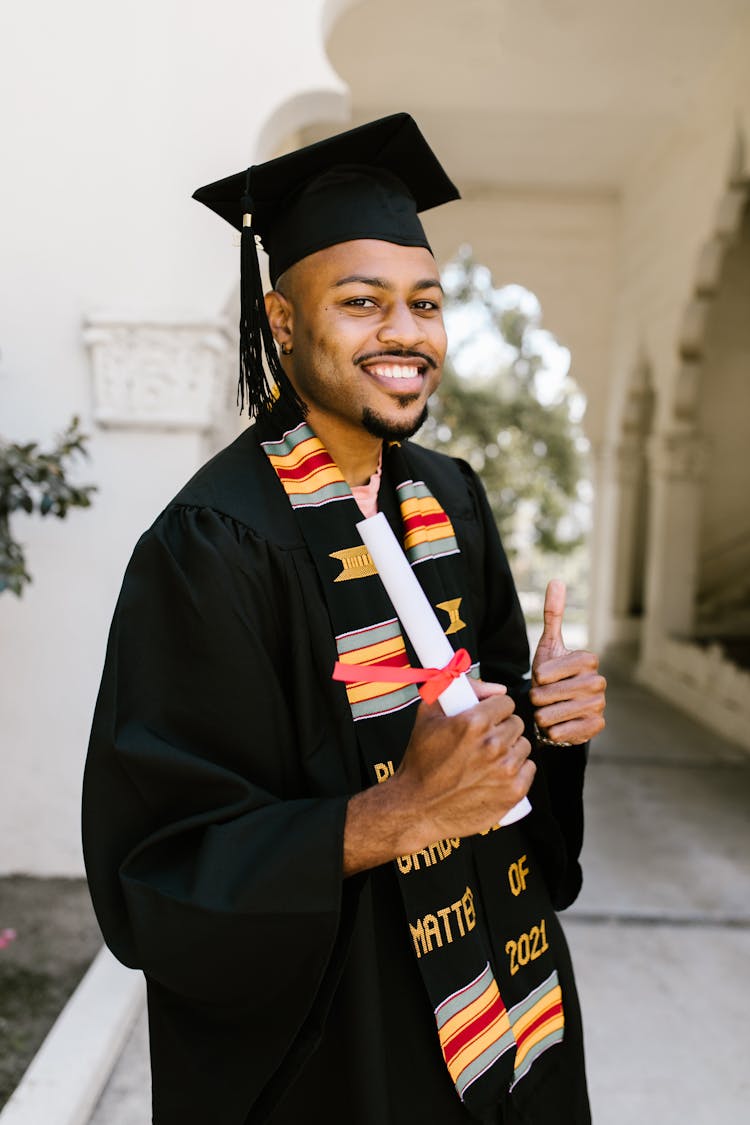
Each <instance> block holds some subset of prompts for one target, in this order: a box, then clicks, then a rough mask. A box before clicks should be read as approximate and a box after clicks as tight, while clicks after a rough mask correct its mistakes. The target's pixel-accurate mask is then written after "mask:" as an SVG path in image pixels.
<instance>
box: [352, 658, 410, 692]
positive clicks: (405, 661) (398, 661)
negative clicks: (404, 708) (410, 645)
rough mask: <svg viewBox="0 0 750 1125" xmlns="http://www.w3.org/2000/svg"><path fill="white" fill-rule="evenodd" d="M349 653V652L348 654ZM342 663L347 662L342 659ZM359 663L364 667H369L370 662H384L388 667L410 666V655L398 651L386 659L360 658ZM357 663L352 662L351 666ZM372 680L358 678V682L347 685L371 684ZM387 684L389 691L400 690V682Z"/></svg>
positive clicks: (355, 665)
mask: <svg viewBox="0 0 750 1125" xmlns="http://www.w3.org/2000/svg"><path fill="white" fill-rule="evenodd" d="M348 655H349V654H348V653H347V656H348ZM342 663H345V661H342ZM357 664H361V665H362V667H367V666H368V664H383V665H385V666H386V667H388V668H408V667H409V657H408V656H407V655H406V653H405V652H397V653H396V655H395V656H388V657H386V659H385V660H378V659H377V658H376V659H373V660H370V661H367V660H358V661H357ZM357 664H352V665H351V667H352V668H356V667H357ZM371 682H372V681H370V680H357V682H356V683H351V684H347V687H350V688H356V687H361V685H362V684H364V683H368V684H369V683H371ZM375 682H376V683H377V682H378V681H375ZM381 682H382V683H385V682H386V681H385V680H383V681H381ZM387 686H388V690H389V691H397V690H398V684H391V683H389V684H388V685H387Z"/></svg>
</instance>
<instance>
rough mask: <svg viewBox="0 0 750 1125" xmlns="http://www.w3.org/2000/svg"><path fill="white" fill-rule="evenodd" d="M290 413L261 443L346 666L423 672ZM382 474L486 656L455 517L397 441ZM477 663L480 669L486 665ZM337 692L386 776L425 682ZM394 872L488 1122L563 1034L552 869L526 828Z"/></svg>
mask: <svg viewBox="0 0 750 1125" xmlns="http://www.w3.org/2000/svg"><path fill="white" fill-rule="evenodd" d="M279 417H280V412H279V411H278V410H276V411H274V412H273V413H272V414H271V415H269V416H266V417H264V418H263V419H261V420H260V421H259V422H258V423H257V424H256V425H257V429H258V433H259V438H260V441H261V444H262V447H263V449H264V450H265V452H266V454H267V456H268V458H269V460H270V462H271V465H272V466H273V468H274V469H275V471H276V474H277V476H278V479H279V481H280V483H281V485H282V487H283V489H284V492H285V493H286V496H287V499H288V501H289V503H290V504H291V506H292V508H293V510H294V513H295V516H296V518H297V520H298V522H299V527H300V529H301V531H302V534H303V536H304V539H305V541H306V544H307V546H308V548H309V550H310V553H311V555H312V557H313V560H314V562H315V565H316V567H317V570H318V574H319V577H320V582H321V586H322V589H323V592H324V595H325V598H326V602H327V606H328V611H329V616H330V620H331V624H332V629H333V632H334V637H335V642H336V648H337V650H338V659H339V661H341V662H342V663H346V664H386V665H390V666H392V667H406V666H407V665H412V666H417V661H416V658H415V656H414V653H413V651H412V650H411V648H410V646H409V643H408V640H405V638H404V636H403V635H402V632H401V628H400V625H399V621H398V619H397V617H396V614H395V611H394V609H393V605H392V604H391V602H390V599H389V598H388V596H387V594H386V592H385V588H384V586H383V584H382V582H381V581H380V579H379V577H378V574H377V571H376V570H375V567H374V565H373V563H372V561H371V559H370V558H369V555H368V553H367V551H366V549H365V547H364V545H363V543H362V541H361V539H360V537H359V534H358V532H357V529H356V526H355V525H356V524H357V522H358V521H359V520H360V519H361V518H362V516H361V513H360V510H359V508H358V506H357V504H356V502H355V500H354V498H353V496H352V493H351V490H350V488H349V486H348V484H347V483H346V481H345V480H344V479H343V477H342V475H341V472H340V471H339V469H338V466H337V465H336V464H335V462H334V461H333V460H332V458H331V457H330V455H329V454H328V452H327V450H326V449H325V447H324V446H323V444H322V443H321V442H320V440H319V439H318V438H317V437H316V435H315V434H314V433H313V431H312V430H311V429H310V427H309V426H308V425H307V423H305V422H304V421H299V422H297V423H296V424H294V422H289V421H287V422H286V424H282V423H281V422H280V420H279ZM456 472H458V470H456ZM383 475H384V477H385V478H386V479H387V480H389V481H390V482H391V483H392V484H393V485H394V487H395V491H396V496H397V498H398V501H399V505H400V511H401V521H402V527H401V528H400V529H398V534H399V537H400V539H401V541H402V543H403V547H404V550H405V552H406V555H407V558H408V559H409V561H410V562H411V564H412V566H413V568H414V571H415V573H416V575H417V577H418V579H419V581H420V584H421V585H422V587H423V589H424V591H425V593H426V595H427V597H428V599H429V601H430V603H431V604H432V606H433V608H435V611H436V613H437V616H438V618H439V619H440V620H441V621H442V622H444V624H445V631H446V634H447V635H448V637H449V639H450V641H451V642H452V643H453V644H454V647H456V648H458V647H463V648H466V649H468V651H469V653H470V654H471V658H472V660H473V661H476V660H477V659H478V655H479V654H478V649H477V636H476V625H475V623H474V622H473V621H472V620H471V615H470V613H469V612H468V609H466V608H464V607H465V606H468V598H466V597H465V595H466V594H467V592H468V591H467V577H466V572H465V570H464V567H463V563H462V560H461V554H460V550H459V546H458V542H457V540H456V536H455V533H454V529H453V525H452V523H451V520H450V518H449V516H448V514H447V513H446V512H445V511H444V510H443V508H442V506H441V504H440V503H439V500H438V499H437V498H436V497H435V496H433V495H432V494H431V492H430V490H429V489H428V488H427V486H426V484H425V483H424V482H423V481H421V480H415V479H414V478H413V474H412V473H411V472H410V467H409V447H408V444H399V443H390V444H388V443H386V447H385V449H384V454H383ZM472 670H473V671H474V672H475V673H476V674H477V675H478V664H474V665H473V666H472ZM332 690H335V691H342V692H344V691H345V692H346V694H347V697H348V702H349V706H350V708H351V715H352V719H353V721H354V723H355V729H356V734H357V741H358V745H359V748H360V752H361V755H362V759H363V764H364V767H365V771H366V775H367V776H368V777H369V778H370V779H371V782H372V783H379V782H382V781H385V780H386V779H387V778H388V777H389V776H390V775H391V774H392V773H393V772H394V771H395V770H396V769H397V768H398V766H399V763H400V761H401V757H402V755H403V753H404V750H405V748H406V745H407V743H408V741H409V737H410V735H411V730H412V726H413V723H414V717H415V711H416V707H417V704H418V702H419V695H418V691H417V688H416V686H415V685H413V684H399V683H395V684H394V683H369V682H360V683H350V684H347V685H346V686H344V685H343V684H337V685H333V686H332ZM394 867H395V870H396V872H397V879H398V883H399V886H400V889H401V894H402V897H403V902H404V910H405V921H404V925H405V926H408V930H409V933H410V936H411V941H412V943H413V947H414V953H415V956H416V958H417V963H418V966H419V969H420V972H421V975H422V979H423V981H424V985H425V988H426V989H427V993H428V995H429V997H430V1002H431V1005H432V1008H433V1011H434V1013H435V1021H436V1030H437V1037H438V1041H439V1045H440V1049H441V1050H442V1053H443V1057H444V1059H445V1063H446V1065H447V1067H448V1070H449V1072H450V1076H451V1078H452V1080H453V1083H454V1085H455V1088H456V1091H457V1093H458V1096H459V1097H460V1098H461V1099H462V1101H463V1102H464V1103H465V1105H466V1107H467V1109H468V1110H469V1111H470V1112H472V1113H473V1114H474V1115H476V1116H477V1117H481V1116H482V1115H483V1114H484V1113H485V1112H486V1111H487V1110H488V1109H489V1108H490V1107H494V1106H497V1105H499V1104H501V1103H502V1102H503V1100H504V1099H505V1098H507V1097H508V1096H509V1092H510V1091H515V1088H516V1086H517V1084H518V1083H521V1087H523V1085H524V1084H523V1083H522V1082H521V1080H522V1079H523V1078H524V1077H525V1076H526V1075H527V1074H528V1073H529V1072H530V1070H531V1068H532V1064H534V1063H535V1061H536V1060H537V1059H538V1058H539V1057H540V1056H541V1055H542V1054H544V1053H545V1052H546V1051H547V1049H548V1048H550V1047H552V1046H553V1045H554V1044H556V1043H559V1042H560V1041H561V1040H562V1038H563V1033H564V1016H563V1007H562V993H561V982H560V978H559V976H558V966H557V958H556V955H555V944H556V937H555V935H556V934H557V932H558V930H557V925H556V919H555V918H554V914H553V911H552V908H551V906H550V904H549V899H548V897H547V894H546V892H545V891H544V889H543V887H542V881H541V873H540V872H539V869H538V867H537V866H536V864H535V861H534V858H533V856H532V855H531V854H530V849H529V846H528V844H527V843H526V842H525V840H524V838H523V836H522V834H521V832H520V829H519V827H518V826H516V825H514V826H509V827H507V828H502V829H501V828H498V827H497V826H495V828H493V829H490V830H488V831H487V832H485V833H482V835H481V836H475V837H470V838H468V839H458V838H455V839H446V840H436V841H435V842H434V843H433V844H431V845H430V846H429V847H426V848H424V849H422V850H421V851H419V852H416V853H414V854H412V855H405V856H401V857H399V858H398V859H397V860H396V861H395V863H394ZM553 1054H554V1052H553ZM518 1093H519V1094H520V1093H521V1089H519V1091H518ZM513 1097H514V1100H516V1097H517V1094H515V1093H514V1095H513Z"/></svg>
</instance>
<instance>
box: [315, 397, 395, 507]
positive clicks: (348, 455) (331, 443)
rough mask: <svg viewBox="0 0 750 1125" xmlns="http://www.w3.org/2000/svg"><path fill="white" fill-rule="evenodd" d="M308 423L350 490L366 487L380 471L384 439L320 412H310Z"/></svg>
mask: <svg viewBox="0 0 750 1125" xmlns="http://www.w3.org/2000/svg"><path fill="white" fill-rule="evenodd" d="M307 420H308V422H309V424H310V426H311V427H312V429H313V430H314V431H315V433H316V434H317V436H318V437H319V438H320V440H321V441H322V442H323V445H324V446H325V447H326V449H327V450H328V452H329V453H330V455H331V457H333V459H334V461H335V462H336V464H337V465H338V467H339V469H340V470H341V475H342V477H343V478H344V480H345V481H346V483H347V484H348V485H349V487H350V488H352V487H355V486H356V485H360V484H367V482H368V480H369V479H370V477H371V476H372V474H373V473H374V472H375V471H376V470H377V467H378V462H379V460H380V450H381V447H382V445H383V442H382V439H381V438H378V437H375V436H374V435H373V434H370V433H368V432H367V430H365V429H363V428H361V427H356V428H355V427H353V426H351V425H348V424H346V423H343V424H342V423H341V422H340V421H339V420H338V419H337V418H332V417H331V416H330V415H328V414H323V413H322V412H319V411H313V410H311V411H310V413H309V415H308V419H307Z"/></svg>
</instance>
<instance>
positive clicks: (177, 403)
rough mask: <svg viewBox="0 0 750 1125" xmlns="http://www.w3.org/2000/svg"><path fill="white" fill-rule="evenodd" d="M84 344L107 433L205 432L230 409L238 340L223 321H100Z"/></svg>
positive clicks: (91, 324) (90, 323) (98, 416)
mask: <svg viewBox="0 0 750 1125" xmlns="http://www.w3.org/2000/svg"><path fill="white" fill-rule="evenodd" d="M83 338H84V342H85V343H86V345H87V346H88V348H89V351H90V354H91V362H92V367H93V390H94V418H95V420H96V421H97V422H98V424H99V425H100V426H112V427H131V428H132V427H137V428H142V427H148V428H150V427H158V428H161V429H181V430H199V431H205V430H208V429H210V428H211V426H212V424H213V422H214V418H215V415H216V413H217V412H218V411H220V410H221V406H222V403H223V398H224V396H223V394H222V388H221V384H222V376H223V372H224V371H225V363H224V362H223V360H224V359H225V356H226V352H227V349H228V347H230V337H229V335H228V333H227V330H226V327H225V325H224V322H223V321H222V320H219V319H217V320H206V321H197V322H196V321H193V322H188V321H185V322H177V321H154V320H149V321H146V320H142V321H138V320H127V319H124V318H116V317H92V318H89V319H88V320H87V322H86V324H85V326H84V333H83Z"/></svg>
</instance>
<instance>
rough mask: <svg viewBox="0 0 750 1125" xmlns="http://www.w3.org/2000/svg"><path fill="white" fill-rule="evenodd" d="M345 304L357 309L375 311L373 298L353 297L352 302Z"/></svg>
mask: <svg viewBox="0 0 750 1125" xmlns="http://www.w3.org/2000/svg"><path fill="white" fill-rule="evenodd" d="M344 304H346V305H349V306H350V307H352V308H355V309H374V308H375V302H374V301H373V299H372V297H352V298H351V299H350V300H348V301H345V302H344Z"/></svg>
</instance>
